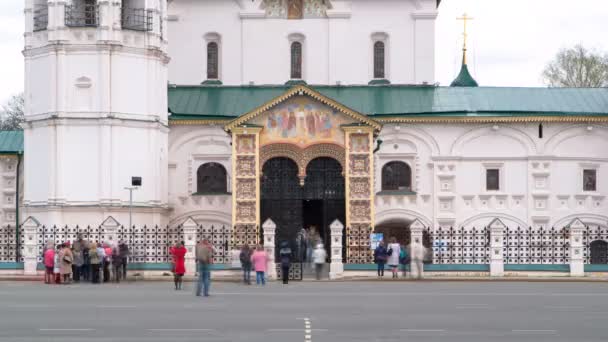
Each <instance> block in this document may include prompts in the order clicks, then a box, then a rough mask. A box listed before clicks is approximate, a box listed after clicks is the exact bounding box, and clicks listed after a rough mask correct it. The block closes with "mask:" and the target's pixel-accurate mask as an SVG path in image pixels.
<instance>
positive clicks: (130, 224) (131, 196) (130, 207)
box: [125, 186, 137, 229]
mask: <svg viewBox="0 0 608 342" xmlns="http://www.w3.org/2000/svg"><path fill="white" fill-rule="evenodd" d="M125 190H129V229H131V227H132V223H131V222H132V215H133V190H137V187H136V186H131V187H128V186H127V187H125Z"/></svg>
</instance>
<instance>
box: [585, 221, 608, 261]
mask: <svg viewBox="0 0 608 342" xmlns="http://www.w3.org/2000/svg"><path fill="white" fill-rule="evenodd" d="M583 246H584V247H585V249H584V252H583V258H584V261H585V264H607V263H608V228H605V227H600V226H595V227H592V226H586V227H585V230H583Z"/></svg>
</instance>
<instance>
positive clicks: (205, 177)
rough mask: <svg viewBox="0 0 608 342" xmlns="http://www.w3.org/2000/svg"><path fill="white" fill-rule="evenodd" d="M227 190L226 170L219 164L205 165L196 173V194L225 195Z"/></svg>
mask: <svg viewBox="0 0 608 342" xmlns="http://www.w3.org/2000/svg"><path fill="white" fill-rule="evenodd" d="M227 189H228V183H227V175H226V169H225V168H224V166H222V164H219V163H206V164H203V165H201V166H200V167H199V168H198V170H197V171H196V192H197V193H199V194H225V193H226V192H227Z"/></svg>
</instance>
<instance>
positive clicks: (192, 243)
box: [182, 217, 197, 275]
mask: <svg viewBox="0 0 608 342" xmlns="http://www.w3.org/2000/svg"><path fill="white" fill-rule="evenodd" d="M182 228H183V229H184V232H183V233H184V244H185V246H184V247H186V258H185V259H186V260H185V266H186V274H191V275H195V274H196V250H195V249H196V243H197V241H196V228H197V224H196V222H195V221H194V220H193V219H192V218H191V217H188V219H187V220H186V221H184V223H182Z"/></svg>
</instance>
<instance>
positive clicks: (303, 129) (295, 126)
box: [252, 96, 352, 147]
mask: <svg viewBox="0 0 608 342" xmlns="http://www.w3.org/2000/svg"><path fill="white" fill-rule="evenodd" d="M351 121H352V120H350V119H349V118H348V117H346V116H344V115H343V114H341V113H338V112H337V111H335V110H334V109H332V108H330V107H328V106H325V105H323V104H321V103H319V102H316V101H311V100H310V99H309V98H307V97H304V96H301V97H296V98H292V99H290V100H288V101H286V102H283V103H281V104H279V105H277V106H276V107H273V108H271V109H270V110H269V111H268V112H267V113H264V114H263V115H260V116H259V117H257V118H256V119H255V120H253V122H252V123H254V124H256V125H259V126H263V127H264V128H263V130H262V133H261V135H260V145H262V146H264V145H266V144H270V143H277V142H281V143H291V144H295V145H298V146H299V147H306V146H309V145H311V144H317V143H335V144H339V145H344V131H343V130H342V128H341V125H344V124H347V123H350V122H351Z"/></svg>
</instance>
